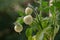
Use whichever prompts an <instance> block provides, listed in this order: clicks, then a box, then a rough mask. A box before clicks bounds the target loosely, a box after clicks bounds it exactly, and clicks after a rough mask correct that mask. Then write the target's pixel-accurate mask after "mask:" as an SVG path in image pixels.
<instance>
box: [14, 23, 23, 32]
mask: <svg viewBox="0 0 60 40" xmlns="http://www.w3.org/2000/svg"><path fill="white" fill-rule="evenodd" d="M14 30H15V31H16V32H18V33H20V32H21V31H22V30H23V27H22V25H21V24H17V25H15V27H14Z"/></svg>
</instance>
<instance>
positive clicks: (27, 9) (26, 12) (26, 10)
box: [25, 7, 33, 15]
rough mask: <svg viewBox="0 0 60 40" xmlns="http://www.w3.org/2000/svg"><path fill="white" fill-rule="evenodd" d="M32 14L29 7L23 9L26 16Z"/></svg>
mask: <svg viewBox="0 0 60 40" xmlns="http://www.w3.org/2000/svg"><path fill="white" fill-rule="evenodd" d="M32 12H33V9H32V8H30V7H27V8H26V9H25V14H27V15H29V14H32Z"/></svg>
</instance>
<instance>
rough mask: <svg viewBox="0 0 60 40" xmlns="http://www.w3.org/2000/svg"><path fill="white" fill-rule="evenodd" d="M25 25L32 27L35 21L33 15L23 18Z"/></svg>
mask: <svg viewBox="0 0 60 40" xmlns="http://www.w3.org/2000/svg"><path fill="white" fill-rule="evenodd" d="M23 21H24V23H25V24H27V25H30V24H31V23H32V21H33V17H32V16H31V15H27V16H25V17H24V18H23Z"/></svg>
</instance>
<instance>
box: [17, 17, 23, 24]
mask: <svg viewBox="0 0 60 40" xmlns="http://www.w3.org/2000/svg"><path fill="white" fill-rule="evenodd" d="M16 22H18V23H20V24H23V23H24V22H23V17H19V18H18V19H17V20H16Z"/></svg>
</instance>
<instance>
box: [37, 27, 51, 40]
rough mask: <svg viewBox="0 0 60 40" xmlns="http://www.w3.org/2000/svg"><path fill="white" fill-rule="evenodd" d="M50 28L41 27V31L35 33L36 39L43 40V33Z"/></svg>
mask: <svg viewBox="0 0 60 40" xmlns="http://www.w3.org/2000/svg"><path fill="white" fill-rule="evenodd" d="M49 29H51V27H46V28H45V29H43V30H42V31H41V32H38V33H37V38H36V39H37V40H43V39H44V35H45V33H46V31H47V30H49Z"/></svg>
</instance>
